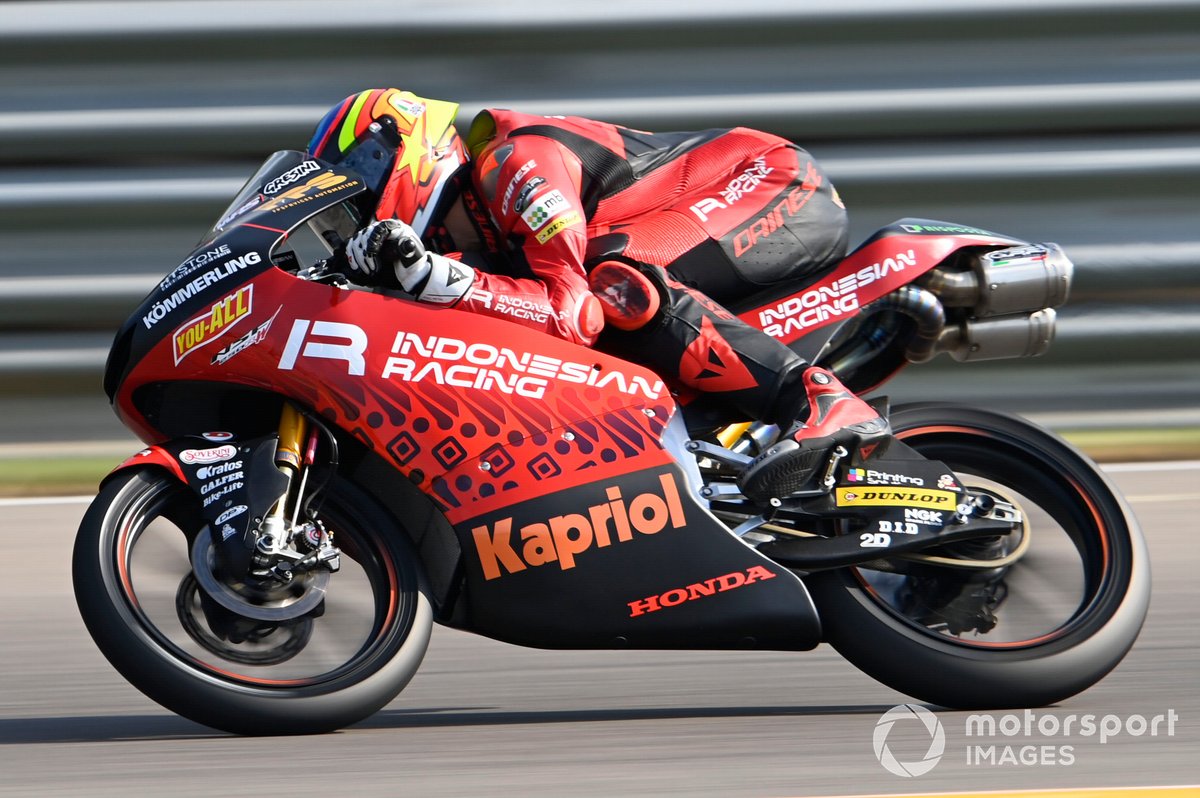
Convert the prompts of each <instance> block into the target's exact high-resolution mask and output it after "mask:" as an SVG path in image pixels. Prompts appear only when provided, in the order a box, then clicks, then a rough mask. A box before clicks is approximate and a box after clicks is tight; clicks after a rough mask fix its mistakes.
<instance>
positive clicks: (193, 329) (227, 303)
mask: <svg viewBox="0 0 1200 798" xmlns="http://www.w3.org/2000/svg"><path fill="white" fill-rule="evenodd" d="M253 307H254V285H253V284H251V285H245V286H242V287H241V288H239V289H238V290H236V291H234V292H233V293H232V294H229V295H227V296H225V297H222V298H221V299H218V300H217V301H216V302H214V303H213V304H212V307H210V308H209V309H208V310H206V311H205V312H204V313H202V314H201V315H199V316H197V317H196V318H194V319H192V320H190V321H186V322H184V323H183V324H182V325H180V327H179V328H178V329H177V330H175V332H174V333H173V334H172V336H171V341H172V343H173V346H172V352H173V354H174V356H175V365H176V366H178V365H179V364H180V362H182V361H183V359H184V358H185V357H187V356H188V355H189V354H191V353H192V352H194V351H196V350H197V349H199V348H200V347H202V346H204V345H205V344H210V343H212V342H213V341H215V340H217V339H218V338H220V337H221V336H222V335H224V334H225V333H227V332H229V330H230V328H232V327H233V326H234V325H235V324H237V323H238V322H239V321H241V320H242V319H244V318H246V317H247V316H249V315H250V311H251V309H252V308H253Z"/></svg>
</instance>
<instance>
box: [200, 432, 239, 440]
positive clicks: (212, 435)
mask: <svg viewBox="0 0 1200 798" xmlns="http://www.w3.org/2000/svg"><path fill="white" fill-rule="evenodd" d="M200 437H201V438H204V440H206V441H216V442H217V443H220V442H222V441H231V440H233V433H232V432H223V431H214V432H202V433H200Z"/></svg>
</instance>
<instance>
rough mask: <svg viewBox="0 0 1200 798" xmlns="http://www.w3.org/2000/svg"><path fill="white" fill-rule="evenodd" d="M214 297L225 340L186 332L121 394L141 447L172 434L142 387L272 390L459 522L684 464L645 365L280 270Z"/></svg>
mask: <svg viewBox="0 0 1200 798" xmlns="http://www.w3.org/2000/svg"><path fill="white" fill-rule="evenodd" d="M247 289H249V290H247ZM233 298H241V303H242V304H240V305H238V304H236V302H235V301H234V299H233ZM216 304H217V305H222V307H225V306H226V305H227V306H228V308H229V309H233V308H236V309H237V312H234V311H233V310H230V312H229V313H228V314H227V315H226V316H225V318H228V319H232V321H231V322H230V323H229V324H228V327H227V328H226V329H224V330H222V333H221V334H220V335H219V336H213V335H211V334H209V336H208V337H203V338H201V339H197V338H195V337H188V335H187V330H189V329H190V328H189V327H188V325H187V324H186V323H183V324H180V326H179V331H180V333H181V334H174V333H172V334H168V335H166V336H165V337H164V338H163V340H162V341H161V342H160V343H159V344H158V345H157V346H156V347H155V348H154V349H153V350H151V352H150V353H149V354H148V355H147V356H146V357H145V358H144V359H143V360H141V361H140V362H139V363H138V364H137V365H136V366H135V368H134V369H133V371H132V372H131V373H130V374H129V375H128V377H127V378H126V380H125V381H124V383H123V384H122V385H121V389H120V392H119V393H118V395H117V397H116V404H117V409H118V412H119V414H120V415H121V416H122V418H123V420H124V421H125V423H126V425H127V426H129V427H130V428H131V429H134V430H135V431H137V432H138V434H139V435H140V436H141V437H142V438H143V439H144V440H146V441H155V442H159V441H161V440H162V439H163V436H162V434H161V433H159V432H158V431H157V430H156V429H155V428H154V426H153V425H152V424H151V423H150V422H148V421H147V420H146V419H145V418H143V417H142V416H141V415H140V413H139V412H138V411H137V408H136V406H135V405H134V403H133V394H134V392H135V390H136V389H137V388H138V387H139V386H140V385H145V384H147V383H157V382H164V381H173V380H201V381H218V382H227V383H241V384H245V385H249V386H251V387H256V388H261V389H263V390H265V391H269V392H271V393H277V394H280V395H283V396H286V397H289V398H291V399H293V400H294V401H296V402H297V403H299V404H301V405H303V406H307V407H311V408H314V409H315V410H316V411H317V412H319V413H320V414H321V415H322V416H324V417H325V418H326V419H328V420H329V421H330V422H331V423H333V424H335V425H337V426H338V427H341V428H342V429H344V430H345V431H346V432H348V433H349V434H351V435H353V436H354V437H356V438H358V439H359V440H360V441H362V442H363V443H365V444H366V445H367V446H368V447H370V448H371V449H372V450H374V451H375V452H377V453H379V454H380V455H382V456H383V457H384V458H385V459H387V460H388V461H390V462H391V463H393V464H394V465H395V467H396V468H397V469H399V470H400V471H401V472H402V473H404V474H406V475H408V477H409V478H410V479H411V480H412V481H413V482H414V483H415V484H417V485H418V486H419V487H420V488H421V490H422V491H423V492H425V493H426V494H427V495H429V496H430V497H431V498H432V499H434V501H436V502H438V504H439V505H440V506H441V507H442V508H443V510H444V511H445V513H446V516H447V518H449V519H450V520H451V521H452V522H456V521H457V520H459V519H462V518H469V517H472V516H474V515H478V514H480V513H484V512H488V511H490V510H491V509H495V508H498V507H505V506H508V505H511V504H514V503H517V502H520V501H524V500H526V499H529V498H533V497H536V496H540V495H544V494H546V493H549V492H552V491H555V490H561V489H564V488H568V487H572V486H574V485H577V484H583V483H588V482H592V481H595V480H602V479H610V478H613V477H615V476H617V475H621V474H626V473H630V472H633V471H638V470H642V469H645V468H649V467H653V466H655V465H659V464H665V463H669V462H671V456H670V454H669V453H668V452H666V451H665V450H664V449H663V448H662V444H661V438H662V433H663V431H664V429H665V427H666V424H667V423H668V422H669V420H670V418H671V415H672V414H673V413H674V412H675V410H676V406H675V403H674V401H673V399H672V398H671V396H670V395H669V392H668V390H667V388H666V387H665V386H664V384H663V382H662V380H661V379H660V378H659V377H658V376H657V375H655V374H654V373H653V372H651V371H649V370H647V369H645V368H642V367H640V366H636V365H634V364H632V363H628V362H626V361H623V360H619V359H617V358H614V357H611V356H608V355H604V354H602V353H600V352H596V351H594V350H589V349H586V348H584V347H581V346H577V345H575V344H572V343H569V342H567V341H563V340H560V339H557V338H554V337H552V336H549V335H544V334H542V333H540V332H536V331H534V330H530V329H528V328H527V327H522V326H519V325H515V324H512V323H511V322H509V321H502V320H500V319H491V318H486V317H480V316H476V315H472V314H468V313H464V312H463V311H461V310H458V309H455V308H442V307H438V306H434V305H427V304H422V303H419V302H411V301H408V300H404V299H398V298H392V297H386V296H382V295H377V294H372V293H369V292H365V291H356V290H346V289H339V288H335V287H332V286H328V285H324V284H321V283H315V282H308V281H305V280H301V279H298V278H296V277H294V276H292V275H289V274H287V273H285V272H283V271H279V270H274V269H272V270H269V271H267V272H264V273H262V274H260V275H259V276H257V277H255V278H254V280H253V281H252V282H251V283H247V284H245V285H241V286H231V287H230V292H229V295H228V296H227V297H225V298H221V299H218V300H217V303H216ZM239 314H240V315H239ZM179 321H180V322H183V321H184V320H183V319H180V320H179ZM163 323H164V324H169V323H170V322H166V321H164V322H163ZM177 323H178V322H177ZM171 329H174V328H171ZM185 339H186V342H187V343H188V346H181V345H180V343H178V342H179V341H181V340H185ZM182 350H186V351H183V353H182V354H180V351H182ZM177 359H178V363H177V362H176V360H177ZM151 451H152V452H154V451H155V450H153V449H152V450H151ZM151 457H153V458H154V459H153V460H152V461H153V462H160V464H162V465H167V466H168V467H170V466H169V464H168V463H166V462H165V461H160V456H159V455H151ZM134 459H135V460H136V458H134Z"/></svg>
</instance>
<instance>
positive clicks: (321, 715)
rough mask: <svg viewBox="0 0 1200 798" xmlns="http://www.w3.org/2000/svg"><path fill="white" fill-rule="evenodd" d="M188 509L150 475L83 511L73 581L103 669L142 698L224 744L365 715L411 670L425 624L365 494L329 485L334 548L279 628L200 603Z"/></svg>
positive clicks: (409, 571) (390, 535) (393, 534)
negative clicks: (209, 730)
mask: <svg viewBox="0 0 1200 798" xmlns="http://www.w3.org/2000/svg"><path fill="white" fill-rule="evenodd" d="M199 509H200V508H199V500H198V499H197V498H196V496H195V494H194V493H192V492H191V491H190V490H189V489H188V488H187V487H186V486H184V485H182V484H181V483H179V482H178V481H177V480H175V479H174V478H172V477H170V476H168V475H167V474H166V473H164V472H161V471H159V470H156V469H142V470H137V471H130V472H127V473H123V474H119V475H117V476H115V477H114V478H112V479H111V480H109V481H108V482H107V483H106V484H105V485H104V487H103V488H102V489H101V491H100V494H99V495H98V496H97V497H96V499H95V500H94V501H93V502H92V505H91V507H90V508H89V509H88V511H87V513H86V514H85V515H84V518H83V521H82V522H81V524H80V527H79V533H78V536H77V538H76V541H75V553H74V561H73V577H74V584H75V598H76V601H77V603H78V605H79V611H80V614H81V615H82V616H83V620H84V622H85V624H86V625H87V628H88V631H89V632H90V633H91V636H92V638H93V639H94V640H95V641H96V644H97V646H99V648H100V650H101V651H102V652H103V653H104V655H105V656H106V657H107V658H108V660H109V662H111V663H112V664H113V666H114V667H115V668H116V669H117V670H118V671H120V672H121V674H122V675H123V676H124V677H125V678H126V679H128V680H129V682H130V683H132V684H133V685H134V686H135V687H137V688H138V689H139V690H141V691H142V692H143V693H145V694H146V695H147V696H149V697H150V698H152V699H154V700H155V701H157V702H158V703H160V704H162V705H163V706H165V707H167V708H168V709H171V710H173V711H174V712H177V713H178V714H180V715H183V716H184V717H187V718H190V719H192V720H194V721H197V722H198V723H202V724H204V725H207V726H212V727H214V728H217V729H223V730H225V731H229V732H234V733H237V734H310V733H317V732H325V731H331V730H333V729H337V728H340V727H342V726H346V725H348V724H351V723H354V722H356V721H359V720H362V719H363V718H365V717H367V716H369V715H371V714H372V713H374V712H375V711H377V710H378V709H380V708H381V707H383V706H384V705H385V704H386V703H387V702H388V701H390V700H391V699H392V698H394V697H395V696H396V695H397V694H398V693H399V692H400V690H402V689H403V688H404V686H405V685H406V684H407V683H408V681H409V679H410V678H411V677H412V675H413V673H415V672H416V670H417V667H418V666H419V665H420V662H421V659H422V657H423V656H424V653H425V648H426V645H427V644H428V642H429V636H430V631H431V628H432V613H431V610H430V607H429V602H428V600H427V598H426V597H425V595H424V592H423V591H422V589H421V583H420V572H419V570H418V567H417V565H416V558H415V555H414V553H413V551H412V547H411V546H410V545H409V544H408V541H407V539H405V538H404V537H403V532H401V531H400V530H398V529H396V528H395V526H394V524H393V523H392V522H391V521H390V519H389V517H388V516H387V514H386V513H384V512H383V511H382V510H381V509H380V508H379V507H378V506H377V505H376V504H375V503H374V502H373V501H372V500H371V499H370V498H369V497H368V496H366V495H365V494H363V493H362V492H361V491H360V490H358V489H357V488H355V487H354V485H352V484H350V483H348V482H345V481H342V480H337V479H335V480H334V482H333V483H332V484H331V485H330V487H329V489H328V494H327V497H326V499H325V502H324V504H323V505H322V508H321V513H320V518H321V521H322V523H323V524H324V525H325V527H326V528H327V529H328V531H329V532H331V533H332V535H333V538H334V542H335V545H336V546H337V547H338V548H339V549H340V550H341V552H342V557H341V569H340V570H339V571H338V572H337V573H335V574H333V575H332V577H331V578H330V581H329V585H328V591H327V593H326V594H325V597H324V599H323V600H322V601H321V602H320V605H319V606H317V607H315V608H314V609H313V610H311V611H310V612H308V613H306V614H304V615H302V616H300V617H297V618H290V619H288V620H285V621H280V622H274V623H272V622H266V621H260V620H253V619H248V618H244V617H241V616H237V615H234V614H233V613H231V612H229V611H228V610H225V609H224V608H223V607H221V606H220V605H219V604H217V603H215V602H213V601H211V600H208V598H207V596H206V594H205V593H204V591H203V589H201V588H200V587H199V585H198V584H197V580H196V578H195V576H194V575H193V574H192V570H191V563H190V561H189V558H188V552H189V549H190V547H191V545H192V544H193V542H194V541H195V539H196V536H197V535H199V534H200V533H201V532H202V530H203V529H204V521H203V520H201V518H200V515H199Z"/></svg>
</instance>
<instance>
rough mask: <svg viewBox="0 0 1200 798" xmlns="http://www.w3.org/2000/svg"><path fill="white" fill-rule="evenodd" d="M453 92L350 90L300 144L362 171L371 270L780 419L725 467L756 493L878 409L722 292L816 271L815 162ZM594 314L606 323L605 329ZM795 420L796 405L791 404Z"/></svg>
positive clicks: (779, 148) (735, 138)
mask: <svg viewBox="0 0 1200 798" xmlns="http://www.w3.org/2000/svg"><path fill="white" fill-rule="evenodd" d="M457 110H458V105H457V104H456V103H452V102H446V101H443V100H433V99H426V98H422V97H418V96H416V95H415V94H412V93H410V92H407V91H400V90H397V89H373V90H367V91H362V92H359V93H357V94H354V95H351V96H349V97H347V98H346V99H345V100H343V101H342V102H340V103H338V104H337V105H335V106H334V107H333V108H332V109H331V110H330V111H329V112H328V113H327V114H326V115H325V117H324V118H323V119H322V120H321V122H320V123H319V124H318V125H317V128H316V130H315V132H314V134H313V137H312V140H311V141H310V142H309V145H308V153H309V154H310V155H311V156H313V157H316V158H320V159H321V160H323V161H326V162H329V163H332V164H335V165H336V164H340V165H341V166H343V167H345V168H347V169H350V170H352V171H354V172H356V173H358V174H359V175H360V176H361V177H362V179H363V181H364V182H365V183H366V184H367V186H368V188H370V189H371V190H372V191H373V192H374V198H375V200H376V202H377V205H376V208H375V212H374V216H375V218H374V220H372V221H371V222H370V223H369V224H367V225H366V226H365V227H363V229H361V230H360V231H358V232H357V233H355V234H354V235H353V236H352V237H351V238H350V240H349V241H348V242H347V246H346V257H347V260H348V261H349V264H350V266H351V267H352V269H354V270H355V272H356V273H358V274H359V275H361V277H362V278H363V279H364V280H365V281H368V282H375V283H389V284H392V285H398V286H399V287H400V288H402V289H403V290H405V291H406V292H408V293H410V294H412V295H413V296H414V297H415V298H416V299H417V300H419V301H422V302H431V303H435V304H440V305H445V306H454V307H455V308H457V309H460V310H466V311H470V312H473V313H481V314H485V315H491V316H497V317H500V318H505V319H508V320H511V321H513V322H515V323H518V324H523V325H525V326H528V327H532V328H534V329H537V330H541V331H543V332H547V333H550V334H552V335H556V336H558V337H560V338H564V339H566V340H569V341H573V342H575V343H579V344H584V345H592V344H594V343H596V341H597V339H598V338H599V337H600V336H601V332H602V331H604V336H603V340H602V341H601V346H602V347H603V348H604V349H605V350H607V351H613V352H615V353H616V354H619V355H622V356H624V357H626V358H628V359H632V360H635V361H637V362H640V363H643V364H645V365H647V366H649V367H651V368H653V369H654V370H655V371H657V372H658V373H659V374H660V375H662V376H663V377H664V378H667V379H672V380H673V381H674V382H675V383H676V384H677V385H681V386H686V388H691V389H694V390H696V391H700V392H704V393H705V394H707V395H709V396H717V397H720V398H721V399H723V400H725V401H726V402H728V403H729V404H731V405H733V406H734V407H736V408H737V409H738V410H740V411H741V412H743V413H745V414H746V415H747V416H748V417H749V418H753V419H761V420H764V421H768V422H772V423H775V424H778V425H780V426H781V427H784V428H785V429H787V428H788V425H792V424H794V422H796V421H797V420H798V419H802V418H803V420H804V421H805V423H804V424H796V425H795V427H794V428H793V429H792V430H791V431H790V432H789V433H787V434H786V435H785V436H784V439H783V440H782V441H781V442H780V443H777V444H776V445H774V446H772V447H771V448H770V449H768V450H767V451H766V452H764V453H763V454H761V455H760V456H759V457H758V458H757V459H756V460H755V461H754V462H752V463H751V465H750V466H749V467H748V468H747V469H746V471H745V472H744V473H743V474H742V475H741V476H740V478H739V484H740V485H741V490H742V492H743V493H744V494H745V495H746V496H748V497H750V498H752V499H758V500H764V499H767V498H770V497H774V496H785V495H787V494H789V493H792V492H794V491H796V490H798V489H800V488H801V487H802V485H803V484H804V483H805V482H806V481H807V479H808V477H809V476H810V475H811V473H812V472H813V470H814V469H815V468H816V467H817V465H818V464H819V463H820V462H822V461H823V459H824V456H825V453H826V452H828V451H829V449H830V448H831V447H833V446H834V445H837V444H839V443H840V444H848V445H852V444H853V443H854V442H855V441H860V440H863V439H868V438H876V437H881V436H883V435H886V434H887V433H888V431H889V430H888V426H887V422H886V421H884V420H883V419H881V418H880V417H879V415H878V413H876V412H875V410H874V409H872V408H871V407H870V406H869V405H867V404H866V403H865V402H863V401H862V400H861V399H859V398H858V397H856V396H855V395H854V394H853V393H851V392H850V391H848V390H846V389H845V388H844V387H843V386H842V385H841V384H840V383H839V382H838V380H837V378H836V377H834V376H833V375H832V374H831V373H830V372H828V371H826V370H824V369H821V368H818V367H811V366H808V364H807V363H805V362H804V361H803V360H802V359H801V358H800V357H798V356H797V355H796V354H794V353H793V352H792V351H791V350H789V349H788V348H787V347H785V346H784V345H782V344H781V343H779V342H778V341H776V340H775V339H773V338H771V337H769V336H767V335H766V334H765V333H763V332H761V331H759V330H756V329H754V328H752V327H750V326H749V325H747V324H745V323H744V322H742V321H741V320H739V319H738V318H737V317H736V316H734V315H733V314H732V313H730V312H729V311H727V310H725V308H724V307H722V306H721V304H719V303H720V302H724V301H729V300H731V299H735V298H737V297H740V296H745V295H747V294H749V293H752V292H754V291H756V290H761V289H762V288H765V287H768V286H770V285H773V284H778V283H780V282H783V281H790V280H795V279H796V278H798V277H804V276H809V275H816V274H820V273H823V272H825V271H828V270H829V269H831V268H832V267H833V265H834V264H836V262H837V261H838V260H839V259H840V258H841V257H842V256H843V255H844V254H845V249H846V239H847V222H846V214H845V209H844V206H843V205H842V203H841V201H840V199H839V198H838V195H837V192H836V191H835V190H834V188H833V186H832V185H831V184H830V182H829V180H828V178H826V177H825V176H824V174H823V173H822V172H821V171H820V169H819V168H818V167H817V165H816V164H815V163H814V161H813V160H812V158H811V156H809V154H808V153H807V152H805V151H804V150H803V149H800V148H799V147H797V146H796V145H794V144H792V143H790V142H788V141H786V140H784V139H781V138H778V137H776V136H773V135H770V134H768V133H763V132H760V131H755V130H750V129H747V128H733V129H714V130H705V131H693V132H682V133H648V132H644V131H638V130H633V129H630V128H625V127H621V126H618V125H613V124H608V123H604V122H598V121H593V120H588V119H583V118H579V117H562V116H553V117H546V116H534V115H529V114H522V113H517V112H514V111H508V110H499V109H490V110H485V111H482V112H481V113H479V114H478V115H477V116H476V117H475V119H474V121H473V122H472V123H471V126H470V129H469V132H468V133H467V135H466V138H465V140H464V139H463V138H461V137H460V136H459V133H458V131H457V130H456V129H455V126H454V118H455V115H456V113H457ZM606 327H607V329H605V328H606ZM806 413H807V415H806Z"/></svg>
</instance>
